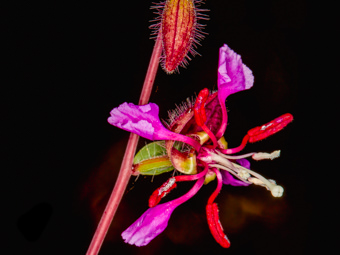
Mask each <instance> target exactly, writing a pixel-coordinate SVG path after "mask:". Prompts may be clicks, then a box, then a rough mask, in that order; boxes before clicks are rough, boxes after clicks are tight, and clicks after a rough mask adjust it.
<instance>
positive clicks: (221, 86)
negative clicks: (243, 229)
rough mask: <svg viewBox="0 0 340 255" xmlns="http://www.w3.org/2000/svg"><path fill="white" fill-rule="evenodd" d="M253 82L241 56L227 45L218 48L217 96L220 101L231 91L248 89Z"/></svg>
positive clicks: (252, 77)
mask: <svg viewBox="0 0 340 255" xmlns="http://www.w3.org/2000/svg"><path fill="white" fill-rule="evenodd" d="M253 83H254V76H253V74H252V71H251V70H250V69H249V68H248V67H247V66H246V65H244V64H242V59H241V56H240V55H238V54H237V53H235V52H234V51H233V50H232V49H230V48H229V47H228V45H226V44H224V45H223V47H221V48H220V55H219V61H218V79H217V84H218V96H219V98H220V101H223V102H224V101H225V99H226V98H227V97H228V96H229V95H230V94H233V93H236V92H239V91H242V90H246V89H250V88H251V87H252V86H253Z"/></svg>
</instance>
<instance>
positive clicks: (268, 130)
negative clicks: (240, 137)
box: [248, 113, 293, 143]
mask: <svg viewBox="0 0 340 255" xmlns="http://www.w3.org/2000/svg"><path fill="white" fill-rule="evenodd" d="M292 120H293V115H291V114H290V113H285V114H283V115H281V116H280V117H278V118H276V119H274V120H272V121H270V122H268V123H266V124H264V125H262V126H260V127H255V128H252V129H250V130H249V131H248V135H249V142H250V143H254V142H257V141H260V140H263V139H265V138H267V137H268V136H271V135H273V134H275V133H277V132H279V131H281V130H282V129H283V128H284V127H285V126H287V125H288V124H289V123H290V122H291V121H292Z"/></svg>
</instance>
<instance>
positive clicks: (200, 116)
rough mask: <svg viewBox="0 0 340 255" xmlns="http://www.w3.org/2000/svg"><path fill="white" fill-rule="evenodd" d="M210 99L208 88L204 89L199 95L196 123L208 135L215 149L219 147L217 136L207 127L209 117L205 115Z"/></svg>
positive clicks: (196, 106) (195, 108)
mask: <svg viewBox="0 0 340 255" xmlns="http://www.w3.org/2000/svg"><path fill="white" fill-rule="evenodd" d="M208 97H209V90H208V89H207V88H205V89H202V90H201V91H200V93H199V94H198V96H197V98H196V102H195V107H194V111H195V121H196V123H197V125H198V126H200V127H201V128H202V129H203V131H204V132H206V133H207V134H208V136H209V137H210V139H211V141H212V142H213V144H214V145H213V149H214V148H216V147H217V140H216V137H215V135H214V134H213V133H212V132H211V131H210V129H209V128H208V127H207V126H206V125H205V122H206V121H207V116H206V113H205V108H204V107H205V102H206V101H207V99H208Z"/></svg>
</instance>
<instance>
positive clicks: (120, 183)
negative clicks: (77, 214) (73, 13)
mask: <svg viewBox="0 0 340 255" xmlns="http://www.w3.org/2000/svg"><path fill="white" fill-rule="evenodd" d="M161 53H162V42H161V36H160V34H159V35H158V37H157V40H156V43H155V46H154V48H153V52H152V55H151V59H150V63H149V66H148V70H147V73H146V76H145V80H144V84H143V89H142V92H141V95H140V98H139V105H144V104H147V103H148V101H149V99H150V95H151V91H152V87H153V83H154V81H155V77H156V73H157V69H158V64H159V59H160V56H161ZM138 139H139V136H138V135H136V134H133V133H131V134H130V137H129V141H128V144H127V146H126V150H125V154H124V158H123V161H122V165H121V167H120V170H119V175H118V178H117V180H116V184H115V186H114V188H113V190H112V193H111V196H110V198H109V201H108V202H107V205H106V208H105V210H104V212H103V215H102V217H101V219H100V222H99V224H98V226H97V229H96V232H95V233H94V235H93V238H92V241H91V244H90V246H89V248H88V250H87V253H86V255H97V254H98V253H99V250H100V248H101V246H102V243H103V241H104V239H105V236H106V233H107V231H108V229H109V227H110V225H111V222H112V219H113V217H114V216H115V213H116V211H117V208H118V206H119V204H120V201H121V199H122V197H123V194H124V191H125V189H126V187H127V185H128V183H129V180H130V176H131V168H132V162H133V157H134V155H135V152H136V147H137V143H138Z"/></svg>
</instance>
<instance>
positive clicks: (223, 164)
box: [198, 147, 283, 197]
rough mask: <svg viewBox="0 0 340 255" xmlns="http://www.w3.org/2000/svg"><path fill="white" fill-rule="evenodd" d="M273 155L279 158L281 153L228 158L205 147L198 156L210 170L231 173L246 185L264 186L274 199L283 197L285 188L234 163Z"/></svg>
mask: <svg viewBox="0 0 340 255" xmlns="http://www.w3.org/2000/svg"><path fill="white" fill-rule="evenodd" d="M262 154H264V155H265V156H261V157H254V156H255V155H262ZM272 154H275V156H277V154H279V152H278V151H275V152H273V153H271V154H268V153H267V154H266V153H248V154H245V155H241V156H229V155H228V156H227V155H224V154H223V153H221V152H219V151H218V149H215V150H213V149H209V148H206V147H203V148H202V149H201V152H200V154H199V155H198V159H200V160H201V161H204V162H206V163H207V164H208V165H209V168H214V167H215V168H217V169H220V170H225V171H228V172H229V173H231V174H232V175H234V176H235V177H237V178H238V179H240V180H241V181H243V182H245V183H249V184H251V183H253V184H256V185H260V186H263V187H265V188H267V189H268V190H270V191H271V193H272V195H273V196H274V197H281V196H282V194H283V188H282V187H281V186H279V185H277V184H276V183H275V181H273V180H268V179H266V178H264V177H263V176H262V175H260V174H258V173H256V172H254V171H252V170H250V169H248V168H245V167H243V166H241V165H239V164H237V163H235V162H234V161H235V160H236V159H241V158H246V157H250V156H253V158H257V159H268V158H271V156H270V155H272Z"/></svg>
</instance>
